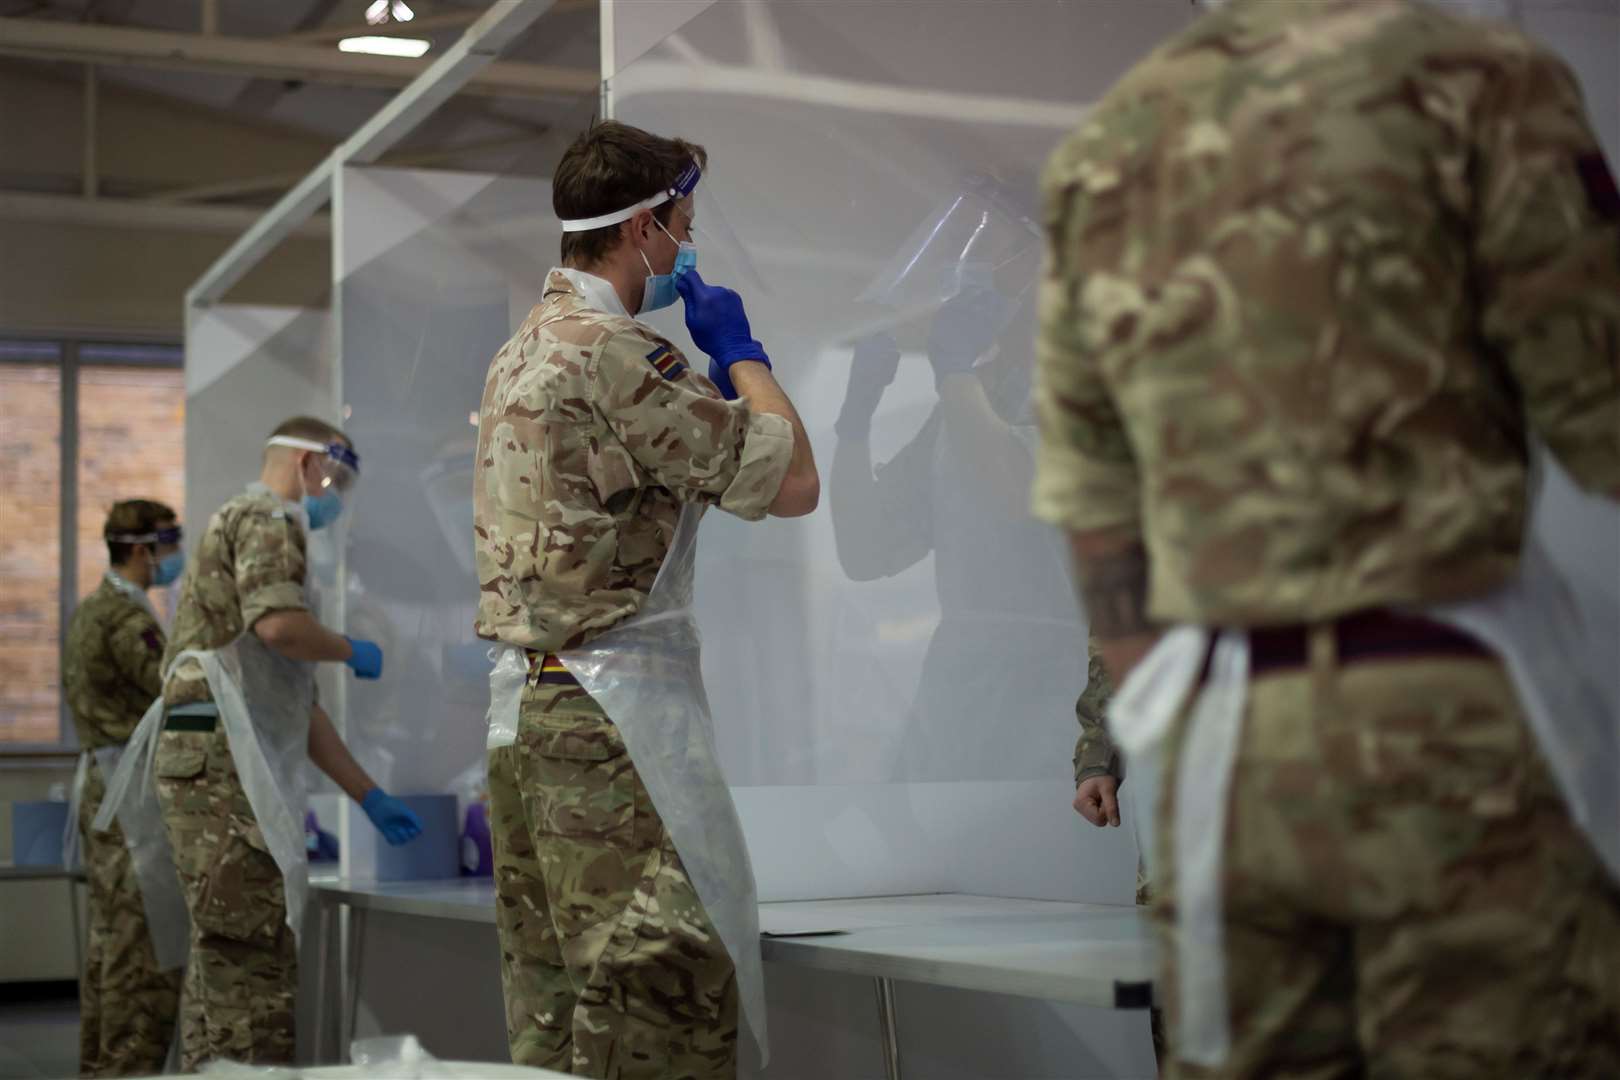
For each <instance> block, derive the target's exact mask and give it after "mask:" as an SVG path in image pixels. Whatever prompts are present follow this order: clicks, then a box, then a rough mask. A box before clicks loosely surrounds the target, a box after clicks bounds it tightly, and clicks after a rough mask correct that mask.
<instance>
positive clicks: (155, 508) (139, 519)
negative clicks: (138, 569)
mask: <svg viewBox="0 0 1620 1080" xmlns="http://www.w3.org/2000/svg"><path fill="white" fill-rule="evenodd" d="M179 520H180V517H179V515H178V514H176V513H175V512H174V510H173V508H171V507H170V506H168V505H167V504H166V503H160V502H158V501H157V500H156V499H125V500H123V501H122V502H115V503H113V505H112V509H111V510H109V511H107V522H106V524H105V525H103V526H102V527H101V538H102V539H103V540H106V541H107V559H108V561H109V562H111V563H112V564H113V565H114V566H122V565H124V563H126V562H128V561H129V560H130V557H131V556H133V555H134V554H135V549H136V548H137V547H141V546H142V545H140V544H130V543H126V542H124V541H121V540H113V539H111V538H112V537H114V536H145V535H146V534H148V533H155V532H157V531H158V530H159V529H161V528H163V527H164V526H165V525H172V524H173V523H174V522H176V521H179ZM152 548H153V550H156V549H157V544H156V542H153V543H152Z"/></svg>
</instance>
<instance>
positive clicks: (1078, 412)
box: [1033, 133, 1140, 529]
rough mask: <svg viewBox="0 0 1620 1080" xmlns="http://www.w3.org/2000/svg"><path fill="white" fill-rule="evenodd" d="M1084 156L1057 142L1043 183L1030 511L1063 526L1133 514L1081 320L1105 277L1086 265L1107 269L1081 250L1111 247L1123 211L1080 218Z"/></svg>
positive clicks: (1084, 199) (1125, 468)
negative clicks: (1036, 437)
mask: <svg viewBox="0 0 1620 1080" xmlns="http://www.w3.org/2000/svg"><path fill="white" fill-rule="evenodd" d="M1083 134H1084V133H1082V136H1083ZM1083 153H1084V142H1083V141H1079V142H1076V143H1071V144H1066V145H1065V147H1063V148H1061V149H1060V150H1059V152H1058V154H1057V155H1055V156H1054V158H1053V160H1052V163H1051V164H1050V165H1049V166H1048V169H1047V174H1046V177H1045V179H1044V181H1043V184H1042V187H1043V191H1044V199H1045V205H1046V211H1045V213H1046V231H1047V235H1046V242H1047V254H1046V264H1045V269H1044V272H1043V278H1042V282H1041V291H1040V336H1039V338H1038V340H1037V342H1036V350H1035V351H1036V358H1037V365H1038V366H1037V370H1036V377H1035V408H1036V417H1037V419H1038V420H1039V423H1040V432H1041V445H1040V450H1039V452H1038V453H1037V454H1036V457H1035V488H1034V496H1033V509H1034V511H1035V514H1036V516H1037V517H1040V518H1042V519H1044V520H1046V521H1050V522H1052V523H1053V524H1055V525H1060V526H1062V527H1064V528H1067V529H1098V528H1106V527H1109V526H1116V525H1130V524H1134V523H1135V522H1137V521H1138V520H1139V518H1140V509H1139V497H1138V490H1137V470H1136V459H1135V457H1134V455H1133V454H1132V452H1131V445H1130V441H1129V439H1128V438H1127V437H1126V433H1125V426H1124V423H1123V421H1122V419H1121V416H1120V414H1119V411H1118V410H1117V408H1116V407H1115V403H1114V401H1113V399H1112V397H1111V396H1110V394H1109V390H1108V386H1107V384H1106V383H1105V382H1104V380H1103V373H1102V371H1101V370H1100V369H1099V367H1098V364H1097V358H1098V353H1099V350H1098V349H1097V348H1096V347H1095V346H1096V344H1097V343H1096V341H1095V334H1096V331H1095V329H1093V328H1091V327H1089V326H1088V325H1086V324H1085V322H1084V321H1083V318H1082V316H1083V314H1084V310H1083V309H1084V306H1085V305H1084V304H1083V303H1082V301H1083V299H1085V293H1086V292H1087V291H1088V290H1104V291H1106V289H1107V288H1108V285H1107V281H1106V277H1107V275H1106V274H1104V273H1101V272H1096V273H1094V272H1093V271H1098V270H1100V269H1101V268H1103V267H1105V266H1106V264H1105V263H1104V262H1103V261H1102V258H1103V255H1104V252H1103V251H1096V252H1093V251H1092V250H1090V248H1091V247H1092V246H1094V245H1097V244H1099V243H1101V244H1103V245H1113V246H1116V247H1117V240H1118V238H1117V237H1111V234H1112V233H1113V232H1117V231H1118V230H1119V229H1122V228H1123V227H1124V226H1123V223H1122V215H1107V214H1106V213H1104V214H1103V215H1102V216H1103V217H1105V218H1106V219H1107V220H1105V221H1102V222H1092V221H1090V220H1089V219H1090V217H1091V216H1092V204H1093V203H1094V202H1095V201H1096V199H1095V198H1094V196H1093V193H1092V192H1091V191H1090V190H1089V186H1090V185H1093V184H1094V183H1096V182H1097V181H1096V180H1095V175H1094V174H1096V173H1097V172H1098V171H1097V170H1095V169H1088V167H1087V166H1086V164H1085V162H1084V159H1083V157H1081V156H1077V155H1083ZM1101 175H1104V176H1106V175H1107V172H1106V170H1102V171H1101ZM1104 194H1105V195H1106V193H1104ZM1099 237H1102V239H1101V240H1099Z"/></svg>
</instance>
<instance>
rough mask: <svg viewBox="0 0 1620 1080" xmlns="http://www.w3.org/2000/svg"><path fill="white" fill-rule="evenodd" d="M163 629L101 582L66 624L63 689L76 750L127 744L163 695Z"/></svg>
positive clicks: (138, 606) (133, 601)
mask: <svg viewBox="0 0 1620 1080" xmlns="http://www.w3.org/2000/svg"><path fill="white" fill-rule="evenodd" d="M162 661H163V629H162V627H160V626H158V622H157V620H156V619H155V618H153V617H152V613H151V612H150V611H148V610H147V609H146V608H144V607H142V606H141V605H140V604H139V603H137V602H136V601H135V600H133V599H131V598H130V597H128V596H126V595H125V594H124V593H122V592H120V591H119V590H118V589H117V588H115V587H114V586H113V584H112V583H111V582H109V581H107V580H106V579H103V580H102V582H101V584H100V585H99V586H97V587H96V591H95V592H93V593H91V594H90V595H89V596H87V597H85V598H84V601H83V602H82V603H80V604H79V606H78V608H77V610H75V611H74V612H73V618H72V619H71V620H70V621H69V622H68V629H67V637H66V639H65V640H64V642H63V644H62V689H63V690H64V691H65V692H66V695H67V703H68V708H69V709H71V710H72V711H73V728H74V730H75V731H76V732H77V733H78V736H79V746H80V747H82V748H83V749H85V750H94V749H95V748H96V747H98V746H113V745H116V744H119V743H123V742H125V741H127V740H128V739H129V736H130V733H131V732H133V731H134V730H135V725H136V724H138V723H140V721H141V717H142V716H143V715H145V713H146V710H147V708H148V707H150V706H151V704H152V702H153V700H154V699H155V698H156V697H157V696H158V693H159V691H160V690H162V685H161V684H162V667H161V665H162Z"/></svg>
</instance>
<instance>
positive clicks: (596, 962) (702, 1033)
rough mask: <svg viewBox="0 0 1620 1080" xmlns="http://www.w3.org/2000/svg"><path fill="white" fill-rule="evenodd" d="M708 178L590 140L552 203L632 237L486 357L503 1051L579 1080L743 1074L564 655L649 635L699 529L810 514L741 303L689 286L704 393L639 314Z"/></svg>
mask: <svg viewBox="0 0 1620 1080" xmlns="http://www.w3.org/2000/svg"><path fill="white" fill-rule="evenodd" d="M703 160H704V155H703V151H702V149H701V148H700V147H696V146H692V145H691V144H688V143H685V142H681V141H679V140H672V139H664V138H660V137H658V136H655V135H651V134H648V133H647V132H643V131H639V130H637V129H635V128H631V127H628V126H626V125H623V124H617V123H604V124H600V125H597V126H596V127H593V128H592V129H591V130H590V131H588V132H587V133H585V134H584V135H582V136H580V137H579V139H578V140H576V141H575V143H574V145H573V146H572V147H571V148H570V149H569V150H568V152H567V153H566V154H565V155H564V157H563V159H562V161H561V162H560V163H559V164H558V166H557V170H556V175H555V177H554V179H553V203H554V207H555V209H556V212H557V215H558V217H559V218H561V219H564V220H565V221H568V220H574V219H591V218H595V217H598V216H602V215H615V214H616V213H617V212H620V211H622V208H625V207H632V208H633V212H624V213H623V214H622V219H621V220H619V221H617V222H614V223H611V224H608V225H604V226H601V227H596V228H592V229H589V230H587V231H579V232H572V233H567V234H565V236H564V242H563V251H562V254H563V261H564V266H563V267H562V268H560V269H557V270H553V271H552V272H551V274H550V275H549V277H548V279H547V281H546V285H545V291H544V294H543V295H542V297H541V299H540V303H539V305H538V306H537V307H535V309H534V310H533V311H532V312H531V313H530V314H529V317H528V318H527V320H525V322H524V323H523V325H522V326H521V327H520V328H519V329H518V332H517V334H516V335H515V336H514V337H513V338H512V340H511V341H510V342H508V343H507V344H506V345H505V346H504V347H502V349H501V350H500V351H499V352H498V353H497V354H496V355H495V358H494V360H493V362H492V363H491V365H490V369H489V375H488V378H487V380H486V382H485V384H484V395H483V403H482V405H481V407H480V411H479V425H478V459H477V465H476V470H477V471H476V486H475V494H474V500H475V502H474V535H475V543H476V548H477V566H478V576H479V588H480V593H479V605H478V621H477V630H478V633H479V635H480V636H482V637H484V638H488V639H491V640H494V641H498V642H502V643H505V644H507V645H511V646H515V647H518V648H521V649H523V650H525V651H526V653H527V655H528V657H529V672H530V674H529V679H528V682H527V685H526V686H525V687H524V689H523V692H522V699H521V705H520V715H519V720H518V725H519V726H518V732H517V741H516V744H515V745H512V746H504V747H500V746H498V747H496V748H495V749H492V750H491V751H490V757H489V786H490V813H491V817H492V819H493V821H494V835H493V839H494V848H495V883H496V888H497V890H498V893H499V899H498V903H497V909H496V926H497V928H498V930H499V934H500V942H501V975H502V985H503V989H504V991H505V997H506V1015H507V1032H508V1038H509V1041H510V1044H511V1053H512V1060H513V1061H514V1062H517V1063H519V1064H524V1065H535V1066H543V1067H547V1068H551V1069H556V1070H561V1071H565V1072H571V1073H573V1074H574V1075H578V1076H592V1077H619V1078H625V1080H631V1078H637V1077H646V1078H654V1077H656V1078H660V1080H683V1078H685V1080H696V1078H710V1077H729V1076H733V1075H735V1072H736V1053H737V1046H736V1043H737V1031H738V993H737V984H736V976H735V973H734V966H733V963H732V960H731V958H730V956H729V955H728V954H727V952H726V949H725V948H724V946H723V944H722V943H721V941H720V939H719V938H718V936H717V935H716V933H715V930H714V927H713V925H712V923H711V921H710V919H709V916H708V915H707V913H706V912H705V910H704V907H703V905H702V903H701V901H700V900H699V898H698V896H697V893H696V890H695V889H694V887H693V884H692V882H691V880H690V878H689V876H688V874H687V871H686V869H685V867H684V866H683V864H682V860H681V857H680V855H679V853H678V852H677V851H676V850H675V848H674V846H673V844H672V842H671V840H670V835H669V832H668V830H667V829H666V828H665V826H664V824H663V822H662V820H661V819H660V817H659V815H658V812H657V811H656V810H655V809H654V808H653V806H652V804H651V801H650V799H649V797H648V794H647V791H646V788H645V787H644V786H643V783H642V780H641V778H640V776H639V775H638V773H637V771H636V768H635V766H634V765H633V764H632V762H631V760H630V757H629V755H628V753H627V751H626V747H625V743H624V740H623V737H622V736H621V734H620V733H619V731H618V729H617V727H616V725H615V724H614V722H613V721H612V719H610V718H609V717H608V716H607V715H606V714H605V713H604V711H603V710H602V708H601V707H600V705H598V703H597V702H596V701H595V700H594V699H593V698H591V697H590V696H589V695H588V694H587V693H586V692H585V691H584V690H583V689H582V688H581V687H580V686H579V685H578V684H577V683H576V682H575V680H574V679H573V677H572V676H571V675H570V674H569V673H568V671H567V669H566V668H565V667H564V666H563V665H562V664H561V663H560V662H558V660H557V659H556V656H555V654H556V653H557V652H560V651H563V650H566V649H569V648H573V647H577V646H579V645H581V644H583V643H585V642H588V641H591V640H593V639H594V638H596V637H598V636H599V635H601V634H602V633H603V632H604V631H607V630H609V629H610V628H612V627H614V626H615V625H616V624H618V623H620V622H621V621H623V620H624V619H626V618H627V617H629V616H631V615H634V614H635V613H636V612H637V611H638V609H639V608H640V607H641V605H642V604H643V603H644V602H645V601H646V599H647V597H648V594H649V592H650V590H651V589H652V586H653V581H654V578H655V577H656V576H657V574H658V570H659V567H660V565H661V564H662V563H663V560H664V557H665V554H666V552H667V550H668V549H669V545H670V542H671V539H672V536H673V534H674V531H675V528H676V523H677V519H678V518H679V517H680V515H681V511H682V507H683V505H688V504H698V505H707V506H718V507H719V508H720V509H722V510H725V511H726V512H728V513H731V514H734V515H736V516H738V517H740V518H743V519H744V520H749V521H754V520H758V519H760V518H762V517H764V516H765V515H766V514H767V513H773V514H777V515H781V516H792V515H796V514H803V513H808V512H809V511H810V510H811V509H813V508H814V506H815V502H816V498H817V495H818V482H817V480H816V472H815V463H814V461H813V460H812V459H811V457H810V453H809V443H808V440H807V439H806V437H805V433H804V429H803V425H802V424H801V423H800V422H799V419H798V416H797V414H796V413H795V412H794V410H793V407H792V405H791V404H790V403H789V402H788V399H787V397H786V395H784V394H783V393H782V391H781V390H780V388H779V387H778V386H777V384H776V382H775V379H774V378H773V377H772V376H771V373H770V370H769V368H768V367H767V366H766V364H765V363H763V362H761V361H764V360H765V353H764V351H763V349H761V348H760V346H759V343H758V342H755V341H752V340H751V334H750V333H749V331H748V328H747V322H746V318H745V316H744V315H743V312H742V306H741V302H740V301H739V300H738V299H737V297H736V294H735V293H731V292H730V291H729V290H722V289H717V288H714V287H711V286H708V285H706V284H704V283H703V282H702V280H701V278H699V277H698V276H697V273H696V271H695V270H692V271H689V272H688V273H687V274H686V275H685V276H684V277H682V278H681V279H680V289H681V293H682V295H683V296H684V297H685V298H686V302H687V324H688V327H689V328H690V329H691V330H692V332H693V337H694V340H696V341H697V342H698V344H699V346H700V347H702V348H704V349H705V350H706V351H708V352H709V353H710V355H711V357H712V358H713V364H712V365H711V369H710V371H711V375H712V376H713V378H712V379H711V378H705V377H704V376H703V375H701V374H699V373H698V372H697V371H694V370H693V369H692V368H691V367H690V366H689V365H688V364H687V361H686V358H685V357H684V356H683V355H682V354H681V352H680V350H679V349H677V348H676V347H675V345H674V344H673V343H672V342H669V341H667V340H665V339H663V338H661V337H659V336H658V335H657V334H655V333H654V332H653V331H652V330H651V329H650V328H649V327H647V326H646V325H644V324H642V323H640V322H637V321H636V320H634V319H632V318H630V317H629V316H628V314H626V313H627V312H629V311H641V310H647V309H648V307H647V306H644V305H652V304H654V303H656V301H655V300H654V299H653V294H652V293H651V292H650V291H649V290H651V289H653V288H654V287H655V286H656V285H657V284H658V283H657V281H656V278H657V276H658V275H664V274H668V273H670V272H671V271H672V268H673V266H674V263H675V260H676V257H677V243H678V242H679V241H684V240H686V239H687V237H688V235H689V230H690V228H691V221H692V215H693V210H692V206H691V197H690V195H687V196H685V197H680V198H670V199H669V200H668V201H663V202H662V203H661V204H660V205H656V206H649V205H648V203H649V202H650V201H654V200H650V199H649V197H650V196H656V194H657V193H659V192H661V191H665V190H666V189H670V188H672V187H673V186H676V185H677V183H678V180H679V178H680V177H681V176H682V174H684V173H686V172H687V170H688V169H689V167H690V166H691V165H692V164H693V163H694V161H695V162H697V163H702V162H703ZM638 204H639V205H638ZM649 275H652V276H649ZM716 305H718V308H717V307H716ZM716 310H719V311H720V312H721V315H722V316H723V317H721V318H718V319H716V318H715V317H714V313H715V311H716ZM717 323H718V324H723V325H724V326H726V327H729V329H730V331H732V334H731V339H730V340H731V341H732V342H733V344H734V345H735V348H731V349H726V348H723V347H722V344H721V343H720V342H719V341H718V340H717V337H716V334H715V326H716V324H717ZM723 358H729V366H728V364H727V363H725V362H723ZM717 384H719V386H720V387H724V388H726V389H727V390H730V391H731V392H730V393H726V394H725V396H722V395H723V393H724V391H723V390H721V389H719V388H718V387H717ZM738 393H740V394H741V395H742V397H741V398H739V399H737V400H727V398H728V397H733V396H735V395H736V394H738Z"/></svg>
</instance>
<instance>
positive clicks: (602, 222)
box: [560, 161, 703, 233]
mask: <svg viewBox="0 0 1620 1080" xmlns="http://www.w3.org/2000/svg"><path fill="white" fill-rule="evenodd" d="M701 179H703V170H702V169H700V168H698V163H697V162H695V161H694V162H692V163H691V164H689V165H688V166H687V167H686V170H685V171H684V172H682V173H681V175H679V176H677V177H676V178H675V182H674V183H673V184H671V185H670V186H669V187H667V188H665V189H664V190H663V191H660V192H657V193H656V194H653V195H649V196H647V197H646V198H645V199H642V200H641V201H640V202H638V203H636V204H635V205H634V206H627V207H625V208H624V209H623V210H615V211H613V213H611V214H602V215H600V216H598V217H593V218H571V219H569V220H566V221H563V222H561V223H560V224H561V225H562V231H563V232H565V233H577V232H590V231H591V230H592V229H605V228H607V227H608V226H609V225H617V224H619V223H620V222H622V221H629V220H630V219H631V218H633V217H635V216H636V215H637V214H639V213H641V212H642V211H643V210H656V209H658V208H659V207H660V206H663V205H664V204H665V203H667V202H669V200H671V199H684V198H686V197H687V196H688V195H690V194H692V191H693V190H694V189H695V188H696V187H697V186H698V181H699V180H701Z"/></svg>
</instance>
